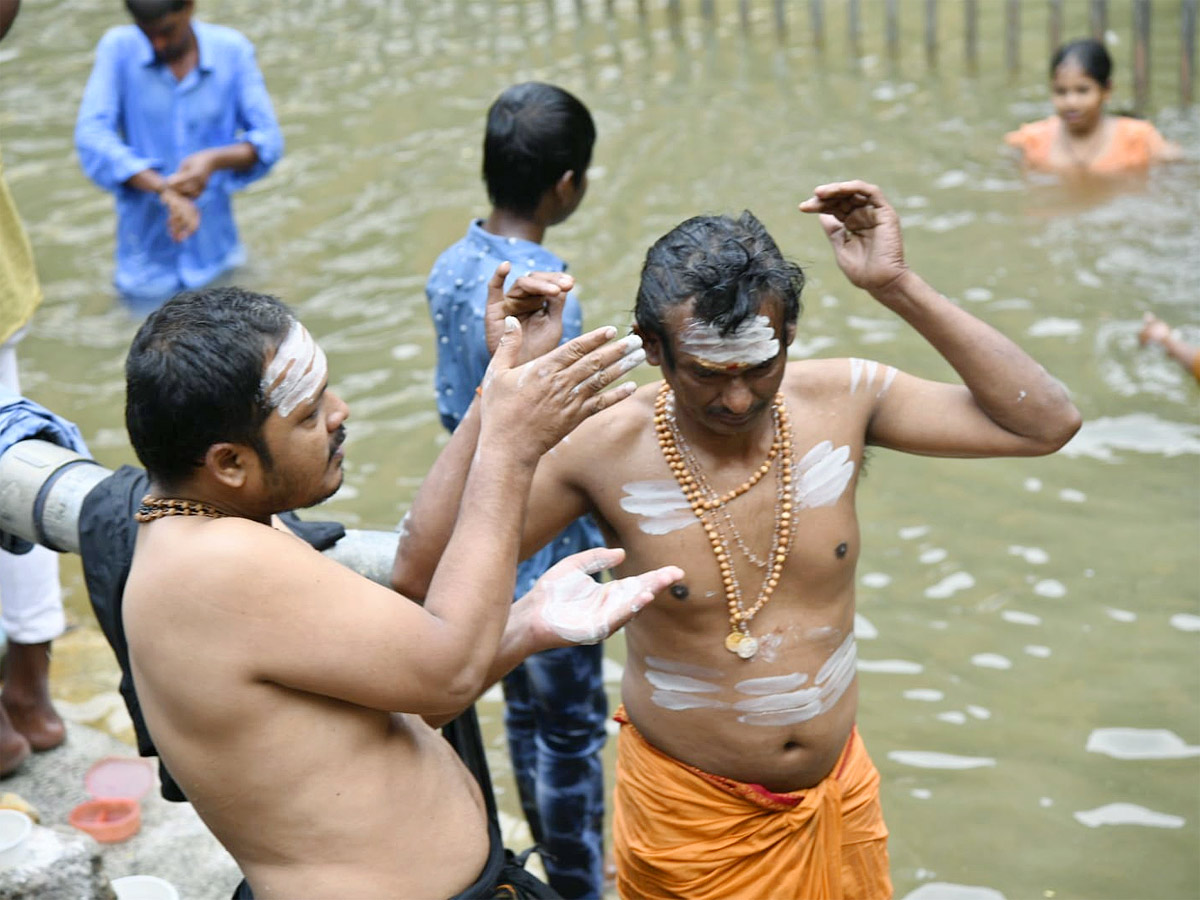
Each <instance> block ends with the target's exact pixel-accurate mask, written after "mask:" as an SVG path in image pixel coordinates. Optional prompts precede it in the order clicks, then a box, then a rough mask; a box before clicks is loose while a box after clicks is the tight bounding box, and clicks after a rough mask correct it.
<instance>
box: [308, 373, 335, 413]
mask: <svg viewBox="0 0 1200 900" xmlns="http://www.w3.org/2000/svg"><path fill="white" fill-rule="evenodd" d="M327 390H329V379H328V378H326V379H325V383H324V384H322V385H321V389H320V390H319V391H317V395H316V396H315V397H313V398H312V399H311V400H309V401H307V403H306V405H307V407H308V408H309V409H310V410H311V409H312V408H313V407H316V406H320V405H321V401H322V400H323V399H325V392H326V391H327Z"/></svg>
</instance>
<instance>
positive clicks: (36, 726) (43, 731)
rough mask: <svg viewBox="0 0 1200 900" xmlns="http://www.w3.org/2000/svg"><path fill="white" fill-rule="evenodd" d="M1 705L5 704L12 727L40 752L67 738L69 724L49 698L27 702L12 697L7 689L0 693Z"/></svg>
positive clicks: (50, 748)
mask: <svg viewBox="0 0 1200 900" xmlns="http://www.w3.org/2000/svg"><path fill="white" fill-rule="evenodd" d="M5 687H7V685H5ZM0 706H3V708H4V712H5V713H6V715H7V717H8V720H9V722H10V723H11V724H12V727H13V728H14V729H15V730H16V731H17V733H18V734H19V735H21V736H23V737H24V738H25V739H26V741H27V742H28V743H29V746H30V747H31V748H33V749H34V750H36V751H37V752H38V753H41V752H42V751H43V750H53V749H54V748H55V747H57V746H58V745H59V744H61V743H62V742H63V741H65V740H66V739H67V726H66V725H64V724H63V720H62V717H61V716H59V714H58V711H57V710H56V709H55V708H54V707H53V706H51V705H50V700H49V698H46V699H45V701H44V702H33V703H26V702H24V701H21V700H15V699H10V698H9V693H8V691H5V692H4V693H3V694H0Z"/></svg>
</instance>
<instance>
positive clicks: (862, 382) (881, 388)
mask: <svg viewBox="0 0 1200 900" xmlns="http://www.w3.org/2000/svg"><path fill="white" fill-rule="evenodd" d="M896 374H897V369H896V368H895V366H891V365H888V364H887V363H885V362H880V361H879V360H875V359H860V358H858V357H842V358H833V359H803V360H796V361H794V362H790V363H788V367H787V374H786V375H785V376H784V382H783V390H784V393H785V394H786V396H787V397H788V399H789V400H795V401H800V402H803V401H820V400H823V399H828V398H833V397H836V398H838V399H839V400H844V399H845V398H847V397H850V398H858V399H860V400H874V399H878V398H879V397H880V396H882V395H883V394H885V393H886V392H887V390H888V388H890V387H891V385H892V381H893V380H894V379H895V377H896Z"/></svg>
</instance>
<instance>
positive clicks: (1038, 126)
mask: <svg viewBox="0 0 1200 900" xmlns="http://www.w3.org/2000/svg"><path fill="white" fill-rule="evenodd" d="M1111 74H1112V58H1111V57H1110V56H1109V55H1108V51H1107V50H1105V49H1104V45H1103V44H1101V43H1100V42H1099V41H1093V40H1079V41H1072V42H1071V43H1069V44H1065V45H1063V46H1062V47H1060V48H1059V49H1058V50H1057V51H1056V52H1055V54H1054V56H1053V58H1052V59H1051V60H1050V89H1051V94H1052V99H1053V101H1054V112H1055V113H1056V115H1053V116H1051V117H1050V118H1048V119H1042V120H1041V121H1040V122H1030V123H1029V124H1028V125H1022V126H1021V127H1020V129H1018V130H1017V131H1013V132H1009V133H1008V134H1007V135H1005V138H1004V140H1005V142H1006V143H1008V144H1010V145H1012V146H1014V147H1018V148H1019V149H1020V150H1021V151H1022V153H1023V155H1024V162H1025V165H1027V166H1029V167H1030V168H1032V169H1038V170H1040V171H1043V172H1064V173H1071V172H1084V171H1086V172H1091V173H1094V174H1098V175H1118V174H1122V173H1128V172H1132V171H1137V170H1144V169H1146V168H1148V167H1149V166H1150V164H1151V163H1155V162H1167V161H1170V160H1175V159H1179V158H1180V156H1181V153H1180V149H1179V147H1178V145H1176V144H1173V143H1171V142H1170V141H1168V140H1166V139H1165V138H1164V137H1163V136H1162V135H1161V134H1159V133H1158V130H1157V129H1156V128H1155V127H1154V126H1153V125H1151V124H1150V123H1149V122H1145V121H1143V120H1141V119H1133V118H1130V117H1128V116H1110V115H1108V113H1106V112H1105V111H1104V105H1105V103H1107V102H1108V98H1109V95H1110V94H1111V93H1112V82H1111V80H1110V76H1111Z"/></svg>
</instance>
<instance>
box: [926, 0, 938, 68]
mask: <svg viewBox="0 0 1200 900" xmlns="http://www.w3.org/2000/svg"><path fill="white" fill-rule="evenodd" d="M925 62H926V64H927V65H928V66H929V67H930V68H931V69H932V68H933V67H934V66H936V65H937V0H925Z"/></svg>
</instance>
